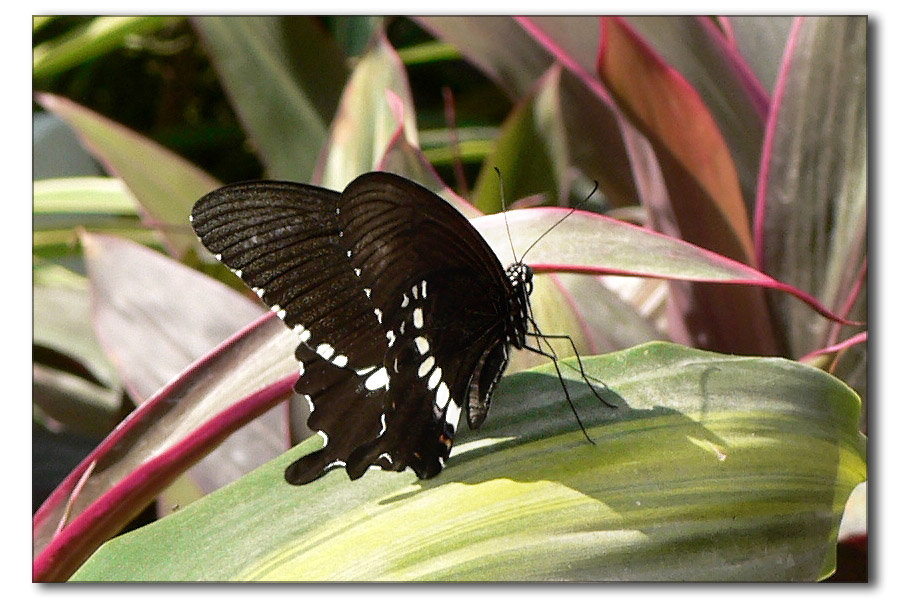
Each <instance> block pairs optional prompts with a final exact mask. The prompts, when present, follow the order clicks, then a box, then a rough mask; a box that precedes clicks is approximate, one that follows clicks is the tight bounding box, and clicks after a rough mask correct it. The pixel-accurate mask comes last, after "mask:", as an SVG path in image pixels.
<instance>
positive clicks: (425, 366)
mask: <svg viewBox="0 0 900 600" xmlns="http://www.w3.org/2000/svg"><path fill="white" fill-rule="evenodd" d="M433 367H434V357H433V356H429V357H427V358H426V359H425V360H423V361H422V364H421V365H419V377H425V375H427V374H428V373H429V372H431V369H432V368H433Z"/></svg>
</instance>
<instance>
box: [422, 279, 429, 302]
mask: <svg viewBox="0 0 900 600" xmlns="http://www.w3.org/2000/svg"><path fill="white" fill-rule="evenodd" d="M426 283H428V282H427V281H425V280H424V279H423V280H422V298H424V297H425V284H426Z"/></svg>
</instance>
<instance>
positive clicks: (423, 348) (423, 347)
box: [415, 335, 431, 354]
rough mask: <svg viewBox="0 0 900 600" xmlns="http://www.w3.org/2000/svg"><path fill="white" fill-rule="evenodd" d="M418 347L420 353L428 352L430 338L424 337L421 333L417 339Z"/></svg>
mask: <svg viewBox="0 0 900 600" xmlns="http://www.w3.org/2000/svg"><path fill="white" fill-rule="evenodd" d="M415 342H416V348H418V349H419V354H425V353H426V352H428V350H429V348H431V345H430V344H429V343H428V340H427V339H425V338H423V337H422V336H421V335H420V336H419V337H417V338H416V339H415Z"/></svg>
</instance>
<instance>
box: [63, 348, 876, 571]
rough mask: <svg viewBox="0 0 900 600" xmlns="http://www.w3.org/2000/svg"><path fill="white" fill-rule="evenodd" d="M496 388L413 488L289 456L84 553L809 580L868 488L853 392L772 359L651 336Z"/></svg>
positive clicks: (140, 563) (159, 564) (303, 448)
mask: <svg viewBox="0 0 900 600" xmlns="http://www.w3.org/2000/svg"><path fill="white" fill-rule="evenodd" d="M585 363H586V368H587V370H588V372H589V374H590V375H592V376H594V377H600V378H602V379H603V380H604V381H606V382H607V383H608V384H609V386H610V388H611V390H614V393H613V392H612V391H606V392H603V393H604V394H605V395H606V396H607V397H608V398H610V399H611V400H613V401H615V402H616V403H617V404H618V408H617V409H610V408H606V407H604V406H603V405H602V404H601V403H600V402H598V401H597V400H596V398H594V396H593V395H592V394H591V393H590V391H589V389H588V388H587V386H585V385H584V384H583V383H582V382H581V381H580V380H578V379H577V378H574V377H576V376H575V375H572V371H569V370H565V369H564V373H566V374H567V376H568V377H569V379H568V382H567V386H568V389H569V391H570V393H571V395H572V399H573V401H574V402H575V405H576V407H577V409H578V413H579V415H580V416H581V419H582V420H583V421H584V422H585V424H586V425H587V427H588V430H589V433H590V435H591V437H592V438H593V440H594V441H595V443H596V445H591V444H589V443H588V442H587V441H586V440H585V438H584V436H583V435H582V434H581V432H580V431H579V430H578V427H577V425H576V424H575V420H574V417H573V415H572V413H571V411H570V409H569V407H568V405H567V404H566V401H565V399H564V397H563V395H562V391H561V389H560V386H559V381H558V379H557V378H556V376H555V374H554V373H553V370H552V367H546V366H545V367H543V368H539V369H535V370H533V371H530V372H526V373H520V374H517V375H514V376H511V377H509V378H506V379H504V380H503V382H502V383H501V384H500V385H499V386H498V391H497V394H496V397H495V398H494V402H493V409H492V413H491V415H490V416H489V417H488V420H487V422H486V423H485V424H484V426H483V428H482V429H481V430H479V431H478V432H476V433H469V432H461V435H459V436H458V440H457V445H456V446H455V448H454V452H453V454H452V455H451V458H450V461H449V463H448V466H447V468H446V469H445V470H444V471H443V472H442V473H441V474H440V475H439V476H438V477H436V478H434V479H431V480H424V481H420V480H417V479H416V478H415V476H414V475H413V474H412V473H409V472H405V473H401V474H397V473H388V472H381V471H377V470H371V471H370V472H369V473H367V474H366V475H365V477H363V478H362V479H360V480H357V481H355V482H351V481H349V480H348V479H347V476H346V474H345V473H344V472H343V470H340V469H339V470H336V471H333V472H332V473H329V474H328V475H326V476H325V477H323V478H321V479H319V480H317V481H315V482H313V483H311V484H309V485H306V486H303V487H299V488H297V487H291V486H289V485H288V484H286V483H285V482H284V480H283V475H282V473H283V469H284V468H285V467H286V466H287V465H288V464H289V463H290V462H291V461H293V460H295V459H296V458H297V457H298V456H301V455H303V454H305V453H307V452H310V451H312V450H314V449H315V448H316V447H318V446H319V444H320V443H319V441H318V438H312V439H310V440H309V441H307V442H305V443H303V444H301V445H300V446H298V447H296V448H294V449H293V450H291V451H290V452H288V453H287V454H285V455H284V456H281V457H279V458H278V459H276V460H274V461H272V462H270V463H268V464H266V465H264V466H263V467H261V468H260V469H258V470H256V471H254V472H252V473H250V474H249V475H247V476H246V477H244V478H242V479H241V480H239V481H237V482H235V483H234V484H232V485H230V486H228V487H226V488H223V489H221V490H219V491H217V492H214V493H213V494H211V495H209V496H206V497H205V498H203V499H201V500H198V501H197V502H195V503H193V504H191V505H190V506H188V507H187V508H185V509H182V510H180V511H177V512H176V513H174V514H172V515H171V516H169V517H166V518H165V519H162V520H161V521H158V522H156V523H154V524H152V525H148V526H146V527H143V528H141V529H139V530H137V531H133V532H131V533H128V534H125V535H122V536H120V537H118V538H115V539H113V540H111V541H110V542H108V543H106V544H105V545H104V546H103V547H101V548H100V549H99V550H98V551H97V552H96V554H95V555H94V556H93V557H92V558H91V559H90V560H89V561H88V562H87V563H85V564H84V565H83V566H82V568H81V569H80V570H79V571H78V572H77V573H76V574H75V575H74V577H73V579H74V580H77V581H101V580H116V581H119V580H156V581H167V580H231V579H238V580H278V581H286V580H301V581H314V580H357V581H381V580H389V581H398V580H454V581H463V580H477V581H496V580H515V581H521V580H548V579H552V580H560V579H565V580H641V581H650V580H715V581H724V580H737V581H754V580H798V579H799V580H814V579H817V578H820V577H823V576H826V575H827V574H828V573H830V572H831V571H832V570H833V565H834V549H835V546H834V544H835V540H836V536H837V529H838V524H839V521H840V517H841V513H842V511H843V508H844V504H845V502H846V500H847V497H848V496H849V494H850V492H851V491H852V490H853V488H854V487H855V486H856V484H858V483H859V482H861V481H863V480H864V479H865V478H866V466H865V441H864V439H863V438H862V436H860V435H859V433H858V432H857V429H856V419H857V417H858V415H859V399H858V397H857V396H856V395H855V394H854V393H853V392H852V390H850V389H849V388H847V387H846V386H845V385H844V384H843V383H841V382H840V381H838V380H837V379H835V378H833V377H831V376H829V375H827V374H825V373H823V372H822V371H819V370H817V369H813V368H811V367H806V366H804V365H801V364H798V363H794V362H790V361H786V360H782V359H760V358H744V357H734V356H723V355H717V354H713V353H708V352H701V351H697V350H692V349H688V348H684V347H679V346H674V345H671V344H663V343H654V344H648V345H644V346H638V347H636V348H633V349H630V350H627V351H622V352H618V353H615V354H610V355H606V356H602V357H594V358H591V359H589V360H586V361H585Z"/></svg>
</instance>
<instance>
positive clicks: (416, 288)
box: [411, 285, 419, 300]
mask: <svg viewBox="0 0 900 600" xmlns="http://www.w3.org/2000/svg"><path fill="white" fill-rule="evenodd" d="M411 291H412V297H413V298H415V299H416V300H418V299H419V286H417V285H414V286H412V290H411Z"/></svg>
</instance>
